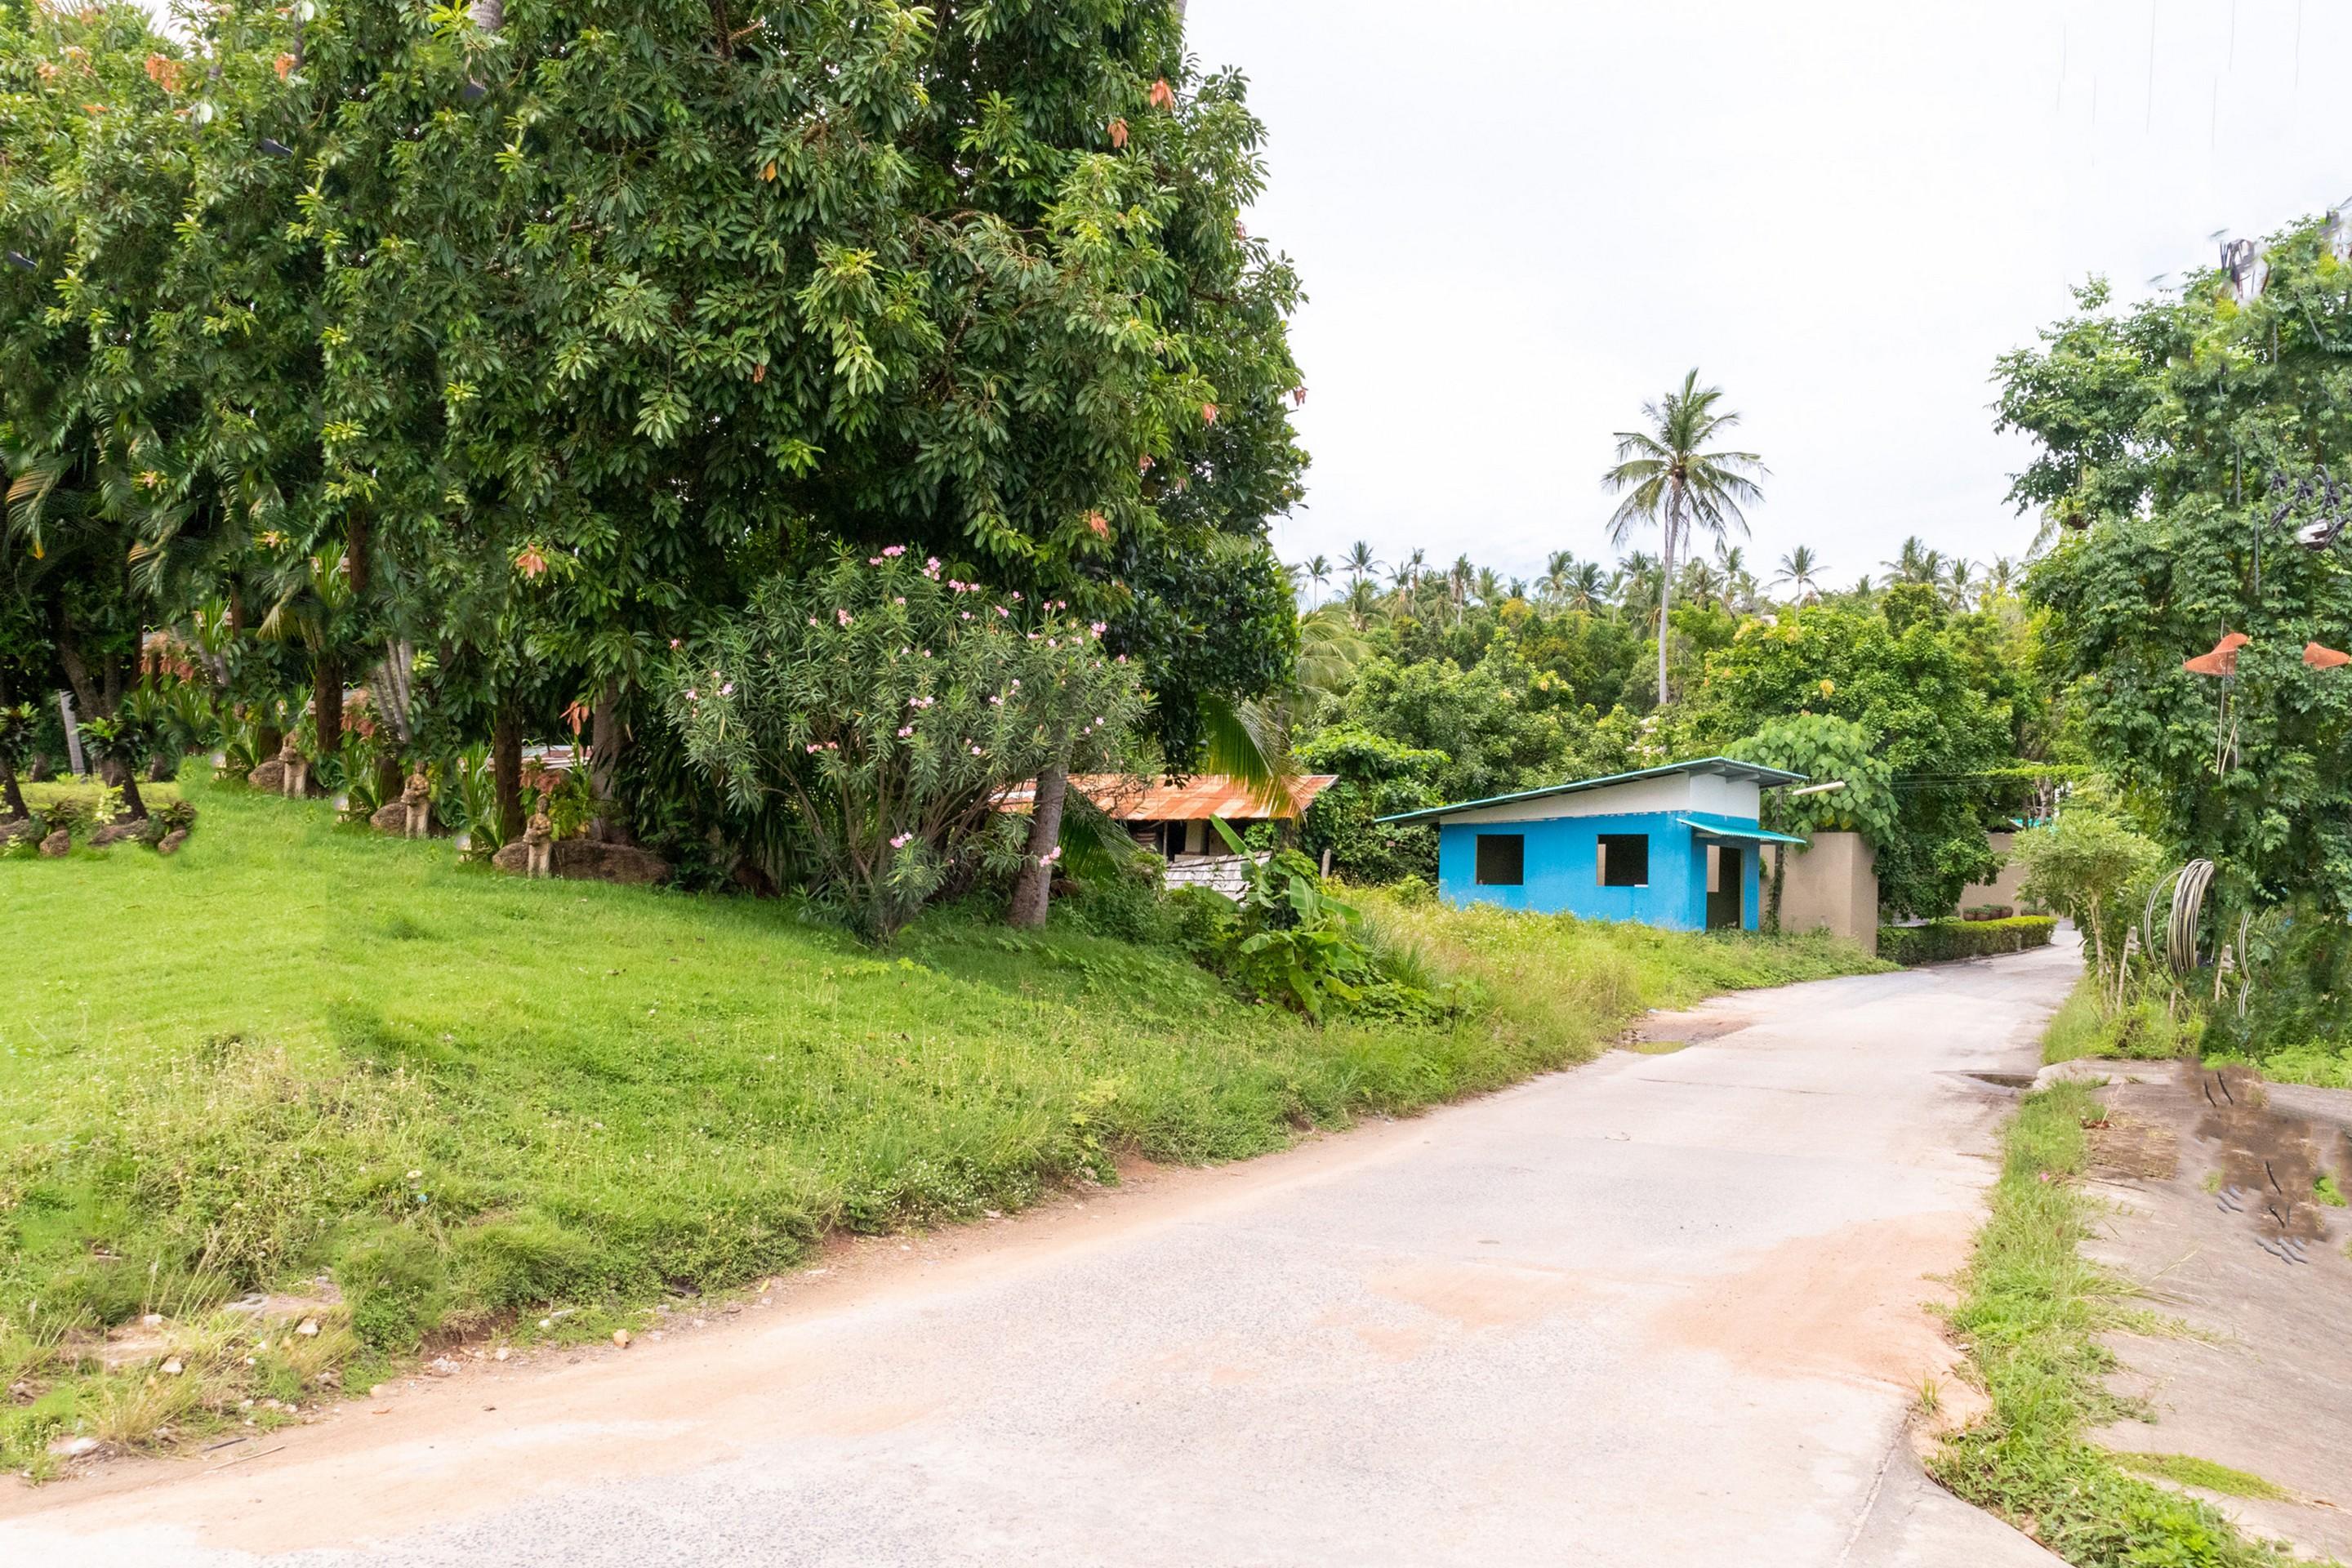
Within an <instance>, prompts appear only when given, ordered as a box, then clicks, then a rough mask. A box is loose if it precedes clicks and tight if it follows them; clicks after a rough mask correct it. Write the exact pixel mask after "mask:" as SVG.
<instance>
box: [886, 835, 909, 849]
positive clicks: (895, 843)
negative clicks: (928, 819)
mask: <svg viewBox="0 0 2352 1568" xmlns="http://www.w3.org/2000/svg"><path fill="white" fill-rule="evenodd" d="M914 839H915V836H914V835H913V834H911V833H901V834H900V835H898V837H896V838H893V839H892V840H890V847H891V848H893V849H904V848H905V847H907V846H908V845H909V844H911V843H913V842H914Z"/></svg>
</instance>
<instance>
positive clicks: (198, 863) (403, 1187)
mask: <svg viewBox="0 0 2352 1568" xmlns="http://www.w3.org/2000/svg"><path fill="white" fill-rule="evenodd" d="M199 773H200V770H196V769H191V770H190V772H189V773H188V774H187V775H184V784H183V790H184V794H185V795H186V796H187V797H188V798H189V799H190V800H191V801H193V802H194V804H195V805H197V806H198V807H199V809H200V811H201V812H202V816H201V819H200V821H199V824H198V826H197V830H196V833H195V835H194V837H193V838H192V839H191V840H190V842H189V843H188V845H187V846H186V847H185V848H184V849H183V850H182V851H181V852H180V854H179V855H177V856H175V857H173V858H169V859H165V858H159V857H157V856H155V855H153V854H152V852H148V851H145V850H143V849H140V848H137V847H118V848H115V849H112V850H109V851H105V852H103V853H99V852H90V851H77V852H76V853H75V854H74V855H73V856H71V857H69V858H66V859H64V860H29V859H16V860H6V861H0V910H5V918H6V921H7V923H8V929H9V931H10V932H11V933H12V937H14V936H15V934H16V933H19V932H22V933H27V936H26V939H25V940H22V941H21V942H18V943H17V945H16V952H12V955H11V957H12V962H11V963H9V964H8V965H6V966H5V969H0V1368H13V1369H14V1371H13V1373H12V1374H11V1378H10V1379H9V1381H14V1382H19V1383H22V1384H26V1385H27V1386H28V1387H30V1388H31V1389H32V1390H33V1391H34V1397H33V1398H31V1399H30V1400H29V1401H28V1400H26V1399H25V1398H24V1397H23V1396H22V1395H21V1394H20V1396H19V1398H18V1400H17V1401H16V1403H15V1404H14V1405H7V1406H0V1463H6V1464H10V1465H24V1464H26V1463H28V1462H29V1463H37V1462H38V1455H39V1451H40V1448H41V1447H42V1445H43V1444H44V1443H45V1442H46V1441H47V1438H48V1437H50V1436H53V1435H55V1434H56V1433H58V1432H59V1431H62V1430H66V1429H68V1428H70V1427H72V1426H77V1425H79V1426H83V1427H85V1428H87V1427H89V1426H90V1425H91V1424H92V1423H93V1422H97V1421H101V1420H102V1421H103V1423H104V1425H105V1426H107V1427H108V1428H109V1429H110V1430H111V1431H114V1432H115V1433H117V1434H118V1435H120V1436H123V1437H124V1438H125V1440H131V1438H132V1437H133V1436H134V1435H135V1434H137V1433H139V1432H141V1431H142V1430H143V1431H145V1432H146V1433H147V1435H148V1440H152V1439H153V1437H154V1435H155V1433H156V1432H158V1431H162V1430H164V1429H167V1428H168V1429H172V1430H173V1431H175V1432H177V1433H179V1434H181V1435H186V1434H187V1433H189V1432H190V1431H192V1430H194V1429H195V1428H196V1427H197V1426H201V1425H202V1420H201V1419H199V1417H205V1418H210V1419H221V1418H225V1417H224V1414H223V1413H224V1412H226V1411H231V1410H234V1409H235V1408H236V1406H237V1404H238V1403H239V1402H240V1401H241V1400H243V1399H246V1398H252V1397H257V1390H259V1389H262V1388H265V1387H266V1388H268V1389H274V1390H276V1391H277V1393H276V1394H275V1395H274V1396H275V1397H278V1398H281V1399H284V1398H289V1397H291V1396H292V1394H293V1393H295V1392H298V1391H299V1390H301V1389H304V1388H308V1389H310V1391H311V1393H312V1394H313V1396H315V1395H316V1394H317V1392H318V1389H319V1386H320V1378H321V1377H322V1376H324V1375H326V1374H328V1373H332V1372H333V1371H334V1370H335V1365H334V1363H335V1362H336V1360H337V1357H338V1356H340V1355H347V1354H350V1353H352V1347H353V1346H355V1345H356V1346H363V1347H364V1353H365V1354H368V1355H373V1356H377V1357H383V1356H397V1355H400V1354H404V1353H406V1352H410V1351H412V1350H414V1348H415V1347H416V1346H418V1345H420V1344H422V1343H425V1342H428V1341H429V1340H434V1339H437V1338H438V1337H441V1336H447V1335H452V1334H460V1333H479V1332H486V1331H509V1330H510V1329H514V1328H516V1327H518V1326H519V1327H520V1331H523V1332H526V1333H528V1332H529V1331H530V1324H532V1323H535V1322H536V1321H538V1320H539V1319H540V1318H541V1317H542V1316H544V1315H546V1314H547V1313H548V1310H549V1309H550V1308H551V1305H552V1304H554V1303H557V1302H565V1303H586V1304H596V1303H604V1304H607V1305H617V1304H625V1303H629V1302H633V1301H644V1300H652V1299H655V1298H656V1297H658V1295H659V1294H660V1293H661V1292H662V1291H663V1290H665V1289H672V1288H680V1289H690V1288H715V1287H724V1286H727V1285H730V1284H732V1283H735V1282H740V1281H742V1280H746V1279H751V1278H753V1277H756V1276H757V1275H759V1274H761V1273H762V1272H765V1271H768V1270H772V1269H774V1268H780V1267H782V1266H785V1265H788V1264H790V1263H791V1262H792V1261H793V1260H794V1259H796V1258H800V1257H802V1256H803V1255H804V1254H805V1252H806V1251H807V1249H808V1248H809V1247H811V1245H812V1244H814V1242H815V1241H816V1240H817V1239H819V1238H820V1237H822V1236H824V1234H825V1233H826V1232H828V1231H830V1230H835V1229H839V1228H846V1229H851V1230H858V1231H881V1230H886V1229H889V1228H892V1227H896V1226H917V1225H929V1224H934V1223H940V1222H945V1221H951V1220H956V1219H959V1218H962V1217H966V1216H970V1215H976V1214H978V1213H979V1212H980V1211H982V1209H985V1208H994V1209H1009V1208H1013V1207H1017V1206H1020V1205H1023V1204H1025V1203H1027V1202H1030V1201H1032V1200H1033V1199H1034V1198H1035V1197H1036V1196H1037V1194H1039V1193H1040V1192H1041V1191H1043V1190H1045V1188H1047V1187H1050V1186H1052V1185H1054V1184H1057V1183H1062V1182H1066V1181H1069V1180H1071V1179H1074V1178H1076V1177H1078V1176H1080V1175H1082V1174H1086V1173H1092V1174H1095V1175H1097V1176H1100V1177H1104V1178H1108V1177H1109V1176H1110V1175H1111V1174H1112V1170H1113V1165H1112V1163H1113V1161H1114V1160H1115V1159H1116V1158H1117V1157H1118V1156H1119V1155H1121V1154H1125V1153H1139V1154H1142V1155H1145V1156H1148V1157H1150V1158H1154V1159H1160V1160H1170V1161H1182V1162H1202V1161H1211V1160H1225V1159H1234V1158H1239V1157H1242V1156H1245V1155H1250V1154H1255V1153H1259V1152H1265V1151H1267V1150H1271V1149H1274V1148H1276V1147H1279V1146H1281V1145H1282V1144H1284V1143H1286V1142H1288V1141H1289V1140H1290V1139H1291V1138H1293V1137H1294V1136H1296V1135H1297V1131H1298V1130H1299V1129H1301V1128H1305V1127H1312V1126H1339V1125H1344V1124H1346V1123H1347V1122H1348V1121H1349V1120H1350V1119H1352V1118H1354V1117H1358V1116H1360V1115H1364V1114H1368V1113H1402V1112H1408V1111H1412V1110H1417V1109H1419V1108H1422V1107H1424V1106H1427V1105H1430V1104H1432V1103H1433V1102H1435V1101H1438V1100H1445V1099H1448V1098H1452V1097H1454V1096H1459V1095H1462V1094H1465V1093H1471V1092H1475V1091H1477V1090H1480V1089H1490V1088H1493V1087H1496V1086H1497V1085H1500V1084H1503V1083H1507V1082H1509V1081H1511V1080H1513V1079H1517V1078H1519V1077H1523V1076H1525V1075H1526V1074H1527V1073H1528V1072H1530V1071H1533V1070H1538V1069H1539V1068H1548V1067H1553V1066H1559V1065H1562V1064H1565V1063H1567V1062H1570V1061H1574V1060H1579V1059H1581V1058H1584V1057H1586V1056H1589V1055H1591V1054H1592V1053H1593V1052H1594V1051H1595V1050H1597V1049H1599V1048H1600V1047H1601V1045H1602V1044H1603V1043H1605V1041H1606V1039H1607V1037H1609V1035H1610V1034H1611V1033H1612V1031H1613V1030H1614V1029H1615V1028H1616V1027H1617V1026H1619V1025H1620V1024H1622V1021H1623V1020H1624V1018H1625V1017H1626V1016H1629V1015H1630V1014H1632V1013H1633V1012H1634V1011H1637V1010H1638V1009H1640V1008H1641V1007H1643V1006H1647V1005H1657V1004H1662V1003H1675V1002H1682V1001H1687V1000H1691V999H1694V998H1696V997H1697V996H1699V995H1701V994H1706V992H1708V991H1711V990H1717V989H1722V988H1725V987H1728V986H1733V985H1739V984H1772V983H1774V982H1776V981H1779V980H1783V979H1791V978H1801V977H1805V976H1807V975H1811V974H1816V973H1838V972H1843V971H1849V970H1852V969H1854V968H1857V967H1863V966H1865V965H1866V963H1867V961H1864V960H1862V959H1861V958H1860V955H1859V954H1858V953H1857V952H1854V951H1853V950H1852V949H1844V950H1838V949H1833V948H1831V947H1828V946H1824V945H1821V944H1818V943H1815V944H1810V945H1809V944H1805V943H1779V944H1776V943H1766V942H1755V941H1752V940H1748V941H1734V940H1724V939H1707V938H1696V937H1677V938H1667V937H1665V936H1664V935H1663V933H1653V934H1642V933H1635V932H1630V931H1623V930H1620V929H1615V928H1609V927H1601V926H1589V925H1580V924H1578V923H1577V922H1573V921H1549V922H1548V921H1517V923H1511V922H1508V921H1496V920H1494V919H1492V918H1490V917H1487V916H1485V915H1480V914H1463V915H1454V914H1449V913H1446V912H1444V911H1437V910H1414V911H1403V910H1396V911H1391V910H1388V908H1387V907H1386V906H1382V907H1381V916H1380V918H1381V919H1382V920H1383V921H1389V922H1391V924H1392V926H1393V928H1394V931H1393V935H1392V938H1391V940H1392V941H1394V942H1399V943H1405V944H1411V945H1412V948H1413V950H1414V951H1417V952H1419V953H1420V954H1421V957H1420V958H1419V959H1418V961H1417V962H1419V963H1421V964H1422V965H1423V967H1424V969H1425V970H1426V972H1427V973H1428V975H1429V977H1430V978H1431V980H1432V982H1433V984H1446V983H1448V982H1447V976H1448V975H1459V976H1462V977H1465V984H1467V986H1468V987H1469V988H1470V990H1471V991H1472V992H1473V993H1474V995H1473V997H1472V998H1471V1005H1466V1006H1465V1007H1464V1008H1462V1009H1460V1010H1458V1011H1457V1013H1456V1015H1455V1016H1454V1019H1453V1020H1452V1021H1450V1022H1447V1023H1445V1024H1443V1025H1438V1026H1399V1025H1390V1024H1372V1023H1357V1024H1344V1023H1343V1024H1335V1025H1333V1026H1329V1027H1327V1028H1319V1029H1318V1028H1314V1027H1310V1026H1307V1024H1305V1023H1304V1022H1302V1021H1301V1020H1299V1019H1297V1017H1295V1016H1291V1015H1289V1014H1286V1013H1284V1012H1282V1011H1280V1010H1278V1009H1276V1008H1271V1007H1266V1006H1258V1005H1249V1004H1246V1003H1244V1002H1243V1001H1241V1000H1239V999H1237V998H1236V997H1234V995H1232V994H1229V993H1228V992H1226V991H1225V990H1224V989H1223V988H1222V987H1221V985H1220V984H1218V982H1217V981H1216V980H1214V979H1213V977H1212V976H1210V975H1209V974H1207V973H1204V972H1202V970H1201V969H1199V968H1198V967H1196V966H1195V965H1194V964H1192V963H1190V962H1188V961H1187V960H1186V959H1185V957H1184V956H1183V955H1182V953H1181V952H1179V951H1177V950H1175V949H1173V948H1160V947H1153V946H1148V945H1136V944H1130V943H1127V942H1118V941H1111V940H1107V939H1104V938H1100V937H1095V936H1090V935H1087V934H1085V933H1084V932H1083V931H1078V930H1076V929H1075V926H1074V924H1073V923H1072V922H1069V921H1059V922H1057V923H1056V924H1055V926H1054V927H1053V928H1052V929H1050V930H1049V931H1045V932H1044V933H1025V932H1016V931H1010V930H1007V929H1004V928H1003V927H1000V926H994V925H988V924H982V923H977V922H976V921H971V920H969V919H965V918H961V917H959V916H957V915H955V914H954V913H953V912H952V911H948V912H942V913H940V914H936V915H934V916H931V917H929V918H927V919H926V920H925V921H923V922H921V923H919V924H918V925H917V926H916V927H915V928H913V929H912V930H911V931H908V933H906V934H905V936H903V937H902V939H901V940H900V942H899V943H898V945H897V946H896V947H895V948H893V949H891V950H889V951H887V952H877V951H875V950H872V949H869V948H866V947H864V946H861V945H859V944H858V943H856V942H854V941H852V940H851V939H849V938H848V937H847V936H845V935H844V934H842V933H840V932H838V931H835V930H833V929H831V928H829V927H827V926H824V925H823V924H820V923H815V922H814V921H811V920H810V919H809V918H807V917H806V915H805V914H804V912H803V910H800V909H799V908H797V907H796V906H794V905H793V904H791V903H790V902H785V901H769V902H753V901H751V900H713V899H698V898H688V897H684V896H680V895H675V894H670V893H666V892H661V891H656V890H648V889H625V888H613V887H604V886H601V885H594V884H583V883H570V882H554V883H549V882H525V881H520V880H517V879H506V878H501V877H499V876H497V875H495V874H493V873H491V872H489V871H488V870H487V869H485V868H480V867H477V866H462V865H460V864H459V863H458V862H457V857H456V856H455V854H454V852H453V851H452V850H451V849H450V848H449V847H448V846H447V845H446V844H441V843H425V844H412V843H407V842H404V841H394V840H390V839H385V838H382V837H373V836H371V835H369V834H367V833H365V832H364V831H362V830H359V829H354V828H348V827H338V826H334V825H333V824H332V822H331V817H330V814H329V812H328V811H327V809H326V808H325V807H324V806H323V805H311V804H305V803H299V802H288V801H283V800H278V799H274V798H268V797H262V796H258V795H253V794H251V793H250V792H247V791H245V790H242V789H240V788H237V787H234V786H229V785H212V784H206V783H205V781H204V780H203V779H202V778H201V777H200V776H198V775H199ZM1399 962H1400V963H1409V962H1414V961H1412V960H1411V959H1409V958H1407V957H1402V956H1401V957H1400V959H1399ZM322 1272H323V1273H328V1274H331V1276H332V1278H333V1279H334V1281H335V1282H336V1284H337V1285H339V1286H340V1288H341V1291H342V1293H343V1295H344V1297H345V1299H346V1302H347V1307H346V1309H345V1310H344V1312H343V1313H341V1314H339V1315H338V1316H337V1317H336V1318H335V1319H334V1321H331V1322H329V1323H328V1324H327V1325H326V1328H327V1331H328V1332H327V1333H324V1334H322V1335H321V1336H320V1341H321V1342H324V1343H325V1344H326V1345H328V1346H330V1347H334V1349H332V1351H328V1350H321V1349H320V1348H319V1345H318V1344H313V1345H311V1346H310V1348H308V1349H306V1350H304V1351H303V1352H302V1353H301V1355H300V1356H299V1358H296V1359H294V1360H289V1358H288V1357H287V1356H285V1355H284V1354H283V1353H281V1351H280V1349H278V1348H273V1349H272V1350H271V1351H270V1352H268V1353H267V1354H257V1355H256V1362H255V1366H254V1367H253V1368H251V1369H246V1368H245V1367H244V1355H245V1354H246V1353H251V1349H250V1347H251V1345H254V1344H263V1343H268V1342H269V1336H268V1333H267V1331H263V1330H260V1329H256V1328H254V1327H252V1326H251V1325H246V1326H245V1327H243V1328H236V1327H235V1326H234V1325H229V1324H227V1321H226V1320H223V1319H219V1318H217V1317H216V1316H215V1314H216V1313H217V1310H218V1309H219V1308H220V1306H221V1305H222V1304H223V1303H224V1302H226V1301H227V1300H230V1299H231V1298H233V1297H236V1296H238V1295H241V1294H243V1293H245V1292H247V1291H251V1290H256V1289H284V1288H289V1287H290V1288H296V1289H311V1287H310V1285H309V1284H308V1281H310V1279H312V1277H313V1276H316V1275H319V1274H320V1273H322ZM159 1303H160V1305H159ZM151 1310H155V1311H163V1312H164V1313H166V1314H167V1315H169V1316H170V1317H171V1318H172V1319H173V1321H175V1322H185V1323H190V1324H194V1323H201V1322H215V1323H218V1324H223V1325H226V1326H224V1327H222V1328H221V1330H220V1331H222V1332H229V1333H231V1338H232V1340H233V1341H234V1342H236V1343H237V1344H239V1345H240V1346H244V1347H246V1348H245V1349H244V1350H241V1351H240V1353H238V1354H236V1355H234V1356H229V1357H226V1359H225V1360H224V1361H222V1362H221V1363H219V1364H217V1365H216V1364H215V1363H213V1362H209V1361H208V1362H207V1363H205V1372H204V1373H203V1376H202V1378H201V1379H197V1380H193V1381H190V1380H187V1379H185V1378H184V1380H183V1381H182V1382H179V1383H175V1384H173V1392H169V1393H159V1394H153V1395H152V1397H149V1396H140V1397H133V1396H132V1394H130V1393H128V1392H125V1391H124V1390H122V1389H120V1388H117V1387H115V1386H114V1385H115V1384H117V1383H119V1382H121V1380H123V1379H130V1380H131V1381H132V1382H138V1381H139V1380H140V1379H142V1378H145V1377H149V1376H152V1375H153V1373H152V1369H151V1368H146V1367H138V1366H134V1367H130V1368H126V1369H123V1370H121V1372H119V1373H100V1370H99V1368H98V1366H97V1364H96V1362H95V1359H94V1351H93V1347H94V1345H95V1344H96V1343H97V1342H98V1340H99V1337H100V1336H101V1335H102V1334H103V1333H104V1332H105V1331H108V1330H109V1329H110V1328H112V1327H114V1326H116V1325H120V1324H123V1323H126V1322H129V1321H132V1320H133V1319H135V1318H137V1317H138V1316H139V1315H141V1314H142V1313H144V1312H148V1311H151ZM570 1321H572V1322H574V1323H580V1322H586V1321H594V1320H593V1312H583V1314H581V1315H579V1316H577V1317H574V1318H572V1319H571V1320H570ZM232 1330H234V1331H233V1332H232ZM346 1331H348V1335H349V1336H350V1337H348V1338H346V1337H341V1336H343V1335H344V1334H345V1332H346ZM237 1335H243V1336H244V1337H243V1338H241V1339H239V1338H236V1336H237ZM278 1342H279V1344H280V1345H281V1346H282V1344H283V1343H284V1342H286V1341H285V1340H284V1336H283V1335H282V1334H280V1335H279V1336H278ZM142 1386H144V1384H142ZM158 1386H159V1387H160V1386H161V1385H158ZM190 1388H195V1389H198V1392H197V1393H196V1394H187V1393H186V1392H185V1391H186V1390H187V1389H190ZM192 1412H193V1413H194V1414H192ZM151 1416H152V1420H151V1419H150V1417H151Z"/></svg>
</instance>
